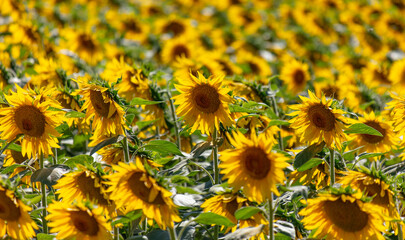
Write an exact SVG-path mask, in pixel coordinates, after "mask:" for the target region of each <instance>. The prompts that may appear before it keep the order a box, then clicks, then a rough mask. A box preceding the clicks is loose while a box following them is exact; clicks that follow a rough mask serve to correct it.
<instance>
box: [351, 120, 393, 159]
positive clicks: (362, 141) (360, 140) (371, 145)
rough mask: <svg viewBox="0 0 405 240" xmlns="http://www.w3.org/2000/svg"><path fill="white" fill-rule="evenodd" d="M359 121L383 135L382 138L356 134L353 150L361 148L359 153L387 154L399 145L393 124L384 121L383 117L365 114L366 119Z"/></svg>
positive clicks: (352, 143)
mask: <svg viewBox="0 0 405 240" xmlns="http://www.w3.org/2000/svg"><path fill="white" fill-rule="evenodd" d="M358 121H359V122H360V123H364V124H366V125H367V126H370V127H372V128H374V129H376V130H377V131H378V132H380V133H381V135H382V137H381V136H376V135H369V134H355V135H354V137H353V141H352V142H351V143H350V146H351V147H352V148H353V149H355V148H358V147H361V149H360V150H359V152H367V153H385V152H389V151H390V150H391V148H392V147H394V146H395V145H396V144H397V141H396V140H397V139H396V136H395V134H394V129H393V127H392V124H391V122H390V121H387V120H385V119H383V117H382V116H376V115H375V113H374V112H370V113H369V114H367V113H365V114H364V117H359V120H358ZM398 140H399V139H398Z"/></svg>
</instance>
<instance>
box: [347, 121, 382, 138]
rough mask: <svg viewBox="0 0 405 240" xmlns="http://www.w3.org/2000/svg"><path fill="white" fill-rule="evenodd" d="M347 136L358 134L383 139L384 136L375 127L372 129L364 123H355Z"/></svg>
mask: <svg viewBox="0 0 405 240" xmlns="http://www.w3.org/2000/svg"><path fill="white" fill-rule="evenodd" d="M345 133H346V134H350V133H356V134H368V135H375V136H379V137H383V135H382V134H381V133H380V132H379V131H378V130H376V129H374V128H373V127H370V126H368V125H366V124H364V123H355V124H353V125H351V126H350V127H349V128H348V129H347V130H346V131H345Z"/></svg>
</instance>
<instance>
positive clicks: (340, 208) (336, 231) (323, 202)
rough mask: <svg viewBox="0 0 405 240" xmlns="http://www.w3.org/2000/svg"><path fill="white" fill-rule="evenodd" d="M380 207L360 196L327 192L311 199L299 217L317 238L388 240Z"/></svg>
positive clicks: (328, 239)
mask: <svg viewBox="0 0 405 240" xmlns="http://www.w3.org/2000/svg"><path fill="white" fill-rule="evenodd" d="M379 210H380V207H379V206H377V205H375V204H372V203H367V202H363V201H362V200H360V197H359V196H357V195H345V194H341V195H333V194H327V193H323V194H320V195H319V196H318V197H317V198H315V199H309V200H308V205H307V206H306V207H305V208H304V209H302V210H301V211H300V212H299V214H300V215H302V216H304V219H302V223H303V224H304V226H305V228H306V229H308V230H315V234H314V237H316V238H318V237H319V238H324V237H326V239H327V240H332V239H337V240H356V239H380V240H382V239H384V237H383V236H382V233H381V232H383V231H385V230H386V227H385V226H384V225H383V219H382V216H381V214H380V212H379Z"/></svg>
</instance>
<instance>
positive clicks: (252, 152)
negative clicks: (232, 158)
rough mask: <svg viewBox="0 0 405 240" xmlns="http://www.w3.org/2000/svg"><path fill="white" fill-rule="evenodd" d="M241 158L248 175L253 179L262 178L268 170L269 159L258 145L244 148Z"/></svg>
mask: <svg viewBox="0 0 405 240" xmlns="http://www.w3.org/2000/svg"><path fill="white" fill-rule="evenodd" d="M241 159H242V163H243V165H244V167H245V169H246V171H247V173H248V175H249V176H250V177H252V178H254V179H263V178H265V177H266V176H267V175H268V173H269V172H270V159H268V157H267V154H266V152H265V151H263V149H261V148H259V147H249V148H247V149H245V150H244V151H243V153H242V156H241Z"/></svg>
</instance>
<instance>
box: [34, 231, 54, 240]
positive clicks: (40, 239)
mask: <svg viewBox="0 0 405 240" xmlns="http://www.w3.org/2000/svg"><path fill="white" fill-rule="evenodd" d="M53 239H56V238H55V236H53V235H50V234H45V233H38V234H37V240H53Z"/></svg>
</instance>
